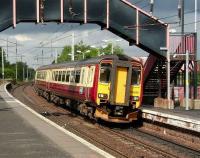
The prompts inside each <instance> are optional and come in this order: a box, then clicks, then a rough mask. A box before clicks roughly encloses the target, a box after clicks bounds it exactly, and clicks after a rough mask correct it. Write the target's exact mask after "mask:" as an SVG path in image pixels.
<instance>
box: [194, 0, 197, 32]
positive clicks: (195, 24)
mask: <svg viewBox="0 0 200 158" xmlns="http://www.w3.org/2000/svg"><path fill="white" fill-rule="evenodd" d="M197 9H198V8H197V0H195V15H194V18H195V20H194V21H195V23H194V31H195V32H197Z"/></svg>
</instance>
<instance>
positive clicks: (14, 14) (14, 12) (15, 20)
mask: <svg viewBox="0 0 200 158" xmlns="http://www.w3.org/2000/svg"><path fill="white" fill-rule="evenodd" d="M16 10H17V9H16V0H13V27H14V28H15V27H16V23H17V17H16V14H17V13H16Z"/></svg>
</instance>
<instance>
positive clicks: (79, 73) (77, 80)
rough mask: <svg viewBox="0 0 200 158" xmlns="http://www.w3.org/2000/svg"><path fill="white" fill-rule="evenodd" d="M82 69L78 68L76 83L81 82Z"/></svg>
mask: <svg viewBox="0 0 200 158" xmlns="http://www.w3.org/2000/svg"><path fill="white" fill-rule="evenodd" d="M80 78H81V70H76V77H75V83H80Z"/></svg>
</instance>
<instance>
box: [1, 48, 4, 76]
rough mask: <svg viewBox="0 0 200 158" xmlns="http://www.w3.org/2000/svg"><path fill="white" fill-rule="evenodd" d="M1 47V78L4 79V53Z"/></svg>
mask: <svg viewBox="0 0 200 158" xmlns="http://www.w3.org/2000/svg"><path fill="white" fill-rule="evenodd" d="M3 52H4V51H3V49H2V48H1V60H2V61H1V64H2V79H3V80H4V53H3Z"/></svg>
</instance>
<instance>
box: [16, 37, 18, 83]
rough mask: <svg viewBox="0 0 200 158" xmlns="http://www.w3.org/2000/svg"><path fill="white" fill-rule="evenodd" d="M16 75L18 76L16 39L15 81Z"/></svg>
mask: <svg viewBox="0 0 200 158" xmlns="http://www.w3.org/2000/svg"><path fill="white" fill-rule="evenodd" d="M17 76H18V74H17V41H16V65H15V79H16V81H17Z"/></svg>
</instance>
